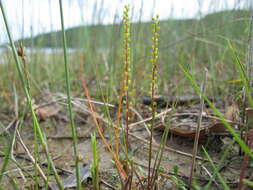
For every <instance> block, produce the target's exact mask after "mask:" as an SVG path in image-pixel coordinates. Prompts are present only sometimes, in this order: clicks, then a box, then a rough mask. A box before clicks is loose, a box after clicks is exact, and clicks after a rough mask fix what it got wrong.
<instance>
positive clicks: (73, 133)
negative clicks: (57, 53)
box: [59, 0, 81, 190]
mask: <svg viewBox="0 0 253 190" xmlns="http://www.w3.org/2000/svg"><path fill="white" fill-rule="evenodd" d="M59 5H60V14H61V28H62V41H63V53H64V67H65V80H66V87H67V96H68V97H67V102H68V110H69V117H70V126H71V133H72V138H73V150H74V154H75V165H76V183H77V189H78V190H80V189H81V180H80V167H79V158H78V152H77V135H76V127H75V123H74V116H73V112H72V104H71V94H70V82H69V68H68V59H67V42H66V35H65V27H64V17H63V8H62V0H59Z"/></svg>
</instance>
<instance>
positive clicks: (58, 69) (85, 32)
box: [0, 1, 252, 101]
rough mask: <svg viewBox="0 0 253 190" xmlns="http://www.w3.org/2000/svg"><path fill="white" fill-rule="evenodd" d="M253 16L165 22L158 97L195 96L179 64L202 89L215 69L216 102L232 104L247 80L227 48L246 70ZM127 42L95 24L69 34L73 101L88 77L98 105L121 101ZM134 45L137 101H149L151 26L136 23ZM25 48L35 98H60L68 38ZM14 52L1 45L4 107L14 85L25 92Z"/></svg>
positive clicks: (116, 30)
mask: <svg viewBox="0 0 253 190" xmlns="http://www.w3.org/2000/svg"><path fill="white" fill-rule="evenodd" d="M105 3H106V2H105ZM211 3H213V4H215V3H216V4H218V3H219V2H217V1H211V2H210V4H211ZM7 11H8V10H7ZM73 11H74V10H73ZM94 11H95V8H94ZM96 11H97V12H98V13H99V11H98V10H96ZM200 12H201V10H200ZM251 14H252V12H251V5H249V6H248V7H245V6H244V7H243V8H234V9H230V10H221V11H217V12H213V13H210V14H207V15H202V16H200V17H199V18H189V19H182V18H181V19H175V18H168V19H165V20H164V19H163V20H161V21H160V26H161V30H160V37H159V38H160V42H159V63H158V64H159V68H158V72H159V74H158V75H159V76H158V81H159V93H160V94H169V95H182V94H192V93H193V90H192V89H191V88H190V86H189V84H188V82H187V81H186V80H185V79H184V76H183V74H182V72H181V71H180V69H179V67H178V64H182V65H184V66H185V67H186V68H187V69H188V71H190V72H191V73H192V74H193V76H194V77H195V78H196V79H197V80H198V81H201V80H202V78H203V74H202V72H203V69H204V67H206V68H208V69H209V73H210V78H209V81H208V94H209V95H210V96H213V97H224V96H225V97H226V96H227V95H229V94H231V93H232V94H235V95H236V94H238V93H239V92H240V89H241V84H240V80H239V82H238V80H237V79H238V77H239V75H238V73H237V72H236V70H235V65H234V64H233V59H232V56H231V50H230V49H229V48H228V43H229V42H230V43H232V45H233V47H234V48H235V49H236V50H237V52H238V56H239V58H240V60H241V62H242V63H245V59H246V58H245V57H246V52H247V46H248V38H249V32H250V28H249V27H250V16H251ZM51 19H54V18H51ZM20 30H22V28H20ZM122 35H123V31H122V23H120V22H115V23H114V24H89V25H82V26H75V27H71V28H69V29H67V31H66V37H67V46H68V48H69V49H68V50H69V51H68V52H69V61H70V64H71V68H70V69H71V71H70V74H71V86H72V88H73V89H72V91H73V93H74V95H79V96H80V95H81V94H82V88H81V82H80V76H81V75H82V74H83V76H84V77H85V79H86V81H87V83H88V86H89V88H91V91H92V92H93V94H92V95H93V96H95V97H97V98H99V97H101V95H102V94H103V95H105V96H106V97H107V98H108V101H113V100H114V99H115V97H117V95H118V92H119V89H120V83H121V82H120V81H121V79H120V77H121V74H120V73H122V65H123V39H122ZM131 38H132V41H131V52H132V62H133V68H132V77H133V89H134V92H135V94H139V95H140V94H146V93H147V90H148V84H149V73H150V56H151V23H150V22H149V21H145V22H144V21H141V20H139V21H135V22H133V23H132V26H131ZM20 42H22V43H23V44H24V46H25V47H26V59H27V62H28V67H29V75H30V79H31V85H32V87H31V89H32V93H33V94H37V93H39V92H40V91H41V90H43V89H50V90H51V91H53V92H57V91H64V86H65V83H64V67H63V56H62V40H61V32H60V31H52V32H47V33H41V34H38V35H35V36H34V37H24V38H21V39H20V40H17V41H16V44H17V46H18V44H19V43H20ZM7 46H8V43H7V44H6V43H3V45H2V51H1V52H2V53H1V63H3V64H0V78H1V80H0V81H1V82H0V89H1V92H2V93H1V98H4V99H6V98H7V99H8V96H9V95H11V94H12V91H13V85H14V84H15V86H16V87H17V90H18V91H19V90H20V88H19V82H18V80H17V74H16V70H15V67H14V62H13V58H12V54H11V51H10V50H9V49H8V48H6V47H7ZM234 80H235V81H234Z"/></svg>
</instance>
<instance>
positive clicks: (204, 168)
mask: <svg viewBox="0 0 253 190" xmlns="http://www.w3.org/2000/svg"><path fill="white" fill-rule="evenodd" d="M200 167H201V168H202V169H203V170H205V172H206V173H207V175H208V176H209V177H210V178H211V179H212V181H213V182H214V183H215V185H216V186H217V188H218V189H220V186H219V184H218V183H217V182H216V180H215V178H214V177H213V176H212V174H211V173H210V172H209V171H208V169H207V168H206V167H205V166H203V165H200Z"/></svg>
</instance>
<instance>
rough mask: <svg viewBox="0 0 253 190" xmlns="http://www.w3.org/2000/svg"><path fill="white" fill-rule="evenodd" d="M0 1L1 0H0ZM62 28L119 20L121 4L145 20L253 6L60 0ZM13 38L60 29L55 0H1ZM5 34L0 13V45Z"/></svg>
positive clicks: (197, 0) (241, 1)
mask: <svg viewBox="0 0 253 190" xmlns="http://www.w3.org/2000/svg"><path fill="white" fill-rule="evenodd" d="M0 1H1V0H0ZM62 2H63V10H64V23H65V27H66V28H69V27H74V26H78V25H87V24H97V23H101V24H111V23H119V22H121V20H122V12H123V7H124V5H128V6H129V7H130V10H131V11H130V12H131V17H132V21H133V22H135V21H138V20H142V21H148V20H150V19H151V18H152V17H153V16H154V15H156V14H158V15H159V17H160V19H161V20H164V19H168V18H177V19H183V18H200V17H202V16H205V15H206V14H208V13H211V12H216V11H220V10H224V9H234V8H236V9H238V8H244V7H250V6H251V7H252V4H253V1H252V0H62ZM2 3H3V6H4V9H5V12H6V13H7V19H8V23H9V26H10V30H11V33H12V36H13V37H14V39H19V38H24V37H30V36H35V35H37V34H40V33H44V32H49V31H55V30H60V29H61V23H60V11H59V1H58V0H2ZM6 41H7V34H6V31H5V27H4V24H3V17H2V14H0V44H1V43H3V42H6Z"/></svg>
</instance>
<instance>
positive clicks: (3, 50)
mask: <svg viewBox="0 0 253 190" xmlns="http://www.w3.org/2000/svg"><path fill="white" fill-rule="evenodd" d="M82 51H83V49H81V48H67V53H69V54H71V53H79V52H82ZM25 53H26V55H29V54H34V53H36V54H41V55H51V54H63V48H33V49H31V48H25ZM6 54H12V50H11V48H10V47H9V46H0V64H3V63H5V62H6V60H5V56H4V55H6Z"/></svg>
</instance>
